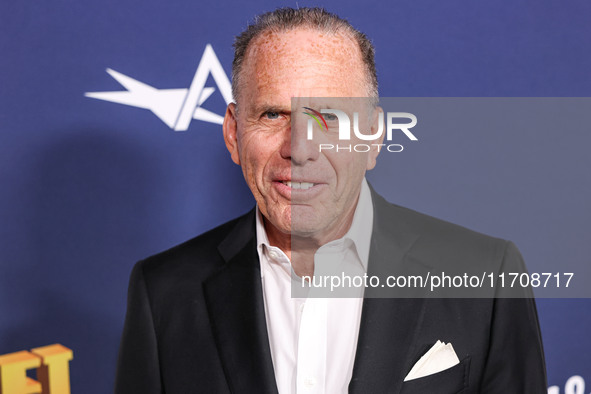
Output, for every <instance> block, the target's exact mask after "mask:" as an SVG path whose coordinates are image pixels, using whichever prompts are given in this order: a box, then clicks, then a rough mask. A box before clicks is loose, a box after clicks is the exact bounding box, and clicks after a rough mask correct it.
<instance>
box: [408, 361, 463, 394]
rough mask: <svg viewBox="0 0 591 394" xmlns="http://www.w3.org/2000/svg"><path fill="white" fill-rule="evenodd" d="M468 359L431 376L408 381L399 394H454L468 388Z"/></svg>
mask: <svg viewBox="0 0 591 394" xmlns="http://www.w3.org/2000/svg"><path fill="white" fill-rule="evenodd" d="M469 369H470V357H466V358H464V359H463V360H462V361H460V363H459V364H457V365H454V366H453V367H451V368H448V369H446V370H443V371H441V372H437V373H434V374H433V375H428V376H424V377H422V378H418V379H413V380H409V381H407V382H404V383H403V384H402V391H401V392H400V394H415V393H422V394H424V393H429V394H456V393H459V392H461V391H462V390H464V389H465V388H466V387H468V376H469V372H470V371H469Z"/></svg>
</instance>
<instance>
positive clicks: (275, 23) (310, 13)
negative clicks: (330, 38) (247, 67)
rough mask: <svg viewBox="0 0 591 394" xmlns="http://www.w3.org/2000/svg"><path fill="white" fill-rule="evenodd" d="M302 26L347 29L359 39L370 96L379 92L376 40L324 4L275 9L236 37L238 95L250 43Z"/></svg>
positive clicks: (235, 88)
mask: <svg viewBox="0 0 591 394" xmlns="http://www.w3.org/2000/svg"><path fill="white" fill-rule="evenodd" d="M298 27H307V28H312V29H316V30H319V31H322V32H326V33H332V34H335V33H337V32H340V31H342V32H344V33H346V34H349V35H350V36H351V37H352V38H353V39H354V41H355V42H357V44H358V46H359V49H360V51H361V59H362V60H363V63H364V65H365V70H366V74H367V79H368V84H369V92H368V93H369V95H370V97H374V98H377V96H378V77H377V72H376V65H375V59H374V54H375V50H374V47H373V44H372V43H371V41H370V40H369V38H367V36H366V35H365V34H363V33H361V32H360V31H359V30H357V29H355V28H354V27H353V26H352V25H351V24H350V23H349V22H348V21H347V20H345V19H342V18H340V17H339V16H337V15H335V14H332V13H330V12H328V11H326V10H325V9H324V8H317V7H314V8H308V7H305V8H298V9H294V8H288V7H286V8H278V9H276V10H275V11H271V12H267V13H265V14H262V15H259V16H257V17H255V20H254V22H253V23H252V24H250V25H249V26H248V27H247V28H246V30H244V31H243V32H242V33H241V34H240V35H238V36H237V37H236V39H235V40H234V61H233V62H232V94H233V96H234V99H236V98H237V97H238V88H239V86H240V74H241V71H242V64H243V62H244V57H245V55H246V51H247V49H248V46H249V45H250V43H251V42H252V41H253V40H254V39H255V38H257V37H258V36H260V35H261V34H262V33H264V32H267V31H272V32H285V31H289V30H292V29H295V28H298Z"/></svg>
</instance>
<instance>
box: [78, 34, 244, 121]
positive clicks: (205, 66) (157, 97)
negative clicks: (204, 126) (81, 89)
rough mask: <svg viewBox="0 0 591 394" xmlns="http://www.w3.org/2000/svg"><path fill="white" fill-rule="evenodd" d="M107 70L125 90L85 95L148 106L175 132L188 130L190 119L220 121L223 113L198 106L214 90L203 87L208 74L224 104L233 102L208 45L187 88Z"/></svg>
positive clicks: (126, 103)
mask: <svg viewBox="0 0 591 394" xmlns="http://www.w3.org/2000/svg"><path fill="white" fill-rule="evenodd" d="M107 73H109V75H110V76H112V77H113V78H114V79H115V80H116V81H117V82H119V83H120V84H121V85H122V86H123V87H124V88H125V89H127V90H121V91H115V92H87V93H84V95H85V96H86V97H91V98H95V99H99V100H105V101H111V102H113V103H118V104H124V105H130V106H132V107H139V108H145V109H149V110H150V111H152V112H153V113H154V115H156V116H157V117H158V118H160V120H161V121H163V122H164V123H166V125H167V126H168V127H170V128H171V129H173V130H175V131H185V130H187V129H188V128H189V123H191V120H192V119H198V120H202V121H205V122H211V123H217V124H222V122H223V120H224V117H223V116H221V115H218V114H216V113H214V112H212V111H209V110H207V109H205V108H203V107H201V105H202V104H203V103H204V102H205V100H207V99H208V98H209V96H211V94H212V93H213V92H215V88H212V87H205V82H206V81H207V77H208V76H209V75H210V74H211V76H212V77H213V80H214V81H215V83H216V84H217V87H218V89H219V91H220V93H221V94H222V97H223V98H224V100H225V101H226V104H229V103H230V102H232V87H231V85H230V80H229V79H228V76H227V75H226V73H225V72H224V69H223V68H222V65H221V63H220V61H219V60H218V58H217V56H216V54H215V52H214V51H213V48H212V47H211V45H209V44H207V46H206V47H205V51H204V52H203V56H202V57H201V61H200V62H199V66H198V67H197V71H195V76H194V77H193V82H191V86H190V87H189V88H188V89H156V88H154V87H152V86H150V85H147V84H145V83H143V82H140V81H138V80H135V79H133V78H131V77H128V76H127V75H124V74H121V73H120V72H117V71H115V70H112V69H110V68H107Z"/></svg>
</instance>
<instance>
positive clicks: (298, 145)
mask: <svg viewBox="0 0 591 394" xmlns="http://www.w3.org/2000/svg"><path fill="white" fill-rule="evenodd" d="M307 127H308V119H307V118H306V117H304V116H299V115H296V114H293V113H292V116H291V125H290V127H289V129H288V130H287V132H286V133H285V137H284V140H283V145H282V148H281V156H282V157H283V158H284V159H290V160H291V163H292V165H296V166H303V165H305V164H306V163H307V162H308V161H315V160H317V159H318V156H319V147H318V143H315V142H314V140H309V139H308V135H307V134H308V132H307Z"/></svg>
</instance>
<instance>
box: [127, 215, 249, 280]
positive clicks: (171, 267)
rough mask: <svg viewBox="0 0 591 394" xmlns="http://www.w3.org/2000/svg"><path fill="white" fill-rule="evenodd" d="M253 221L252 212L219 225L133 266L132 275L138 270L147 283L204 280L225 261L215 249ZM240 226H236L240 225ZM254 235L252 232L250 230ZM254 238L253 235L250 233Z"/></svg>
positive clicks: (217, 249) (218, 250)
mask: <svg viewBox="0 0 591 394" xmlns="http://www.w3.org/2000/svg"><path fill="white" fill-rule="evenodd" d="M251 217H254V211H250V212H249V213H247V214H245V215H242V216H240V217H238V218H235V219H233V220H230V221H228V222H226V223H223V224H221V225H219V226H217V227H215V228H213V229H211V230H208V231H206V232H205V233H203V234H200V235H198V236H196V237H194V238H191V239H189V240H187V241H185V242H183V243H181V244H178V245H176V246H173V247H171V248H170V249H167V250H165V251H162V252H160V253H157V254H155V255H152V256H149V257H147V258H145V259H143V260H140V261H139V262H137V263H136V265H135V267H134V271H136V270H141V271H142V273H143V275H144V276H145V278H146V280H147V281H150V279H156V278H157V279H158V280H159V281H160V280H165V279H167V278H169V277H170V276H174V277H176V278H182V277H187V276H190V277H192V278H194V277H195V275H197V276H201V277H205V276H208V275H209V274H210V273H212V272H214V271H216V270H217V269H219V268H220V267H221V266H222V265H223V264H224V263H225V260H224V258H223V256H222V254H221V253H220V252H221V251H220V249H219V246H220V244H222V243H223V242H224V240H226V239H227V238H228V236H229V235H230V234H231V233H232V232H233V231H237V228H238V227H244V224H245V222H249V219H250V218H251ZM241 224H242V225H243V226H240V225H241ZM242 229H243V230H244V228H242ZM253 231H254V230H253ZM253 234H254V233H253Z"/></svg>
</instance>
